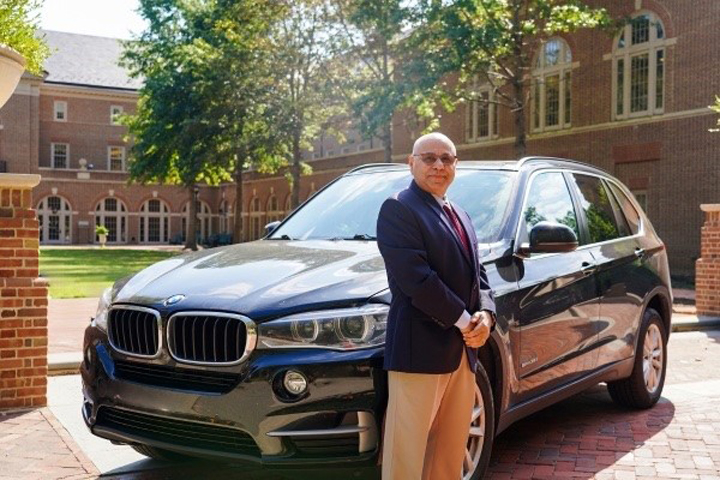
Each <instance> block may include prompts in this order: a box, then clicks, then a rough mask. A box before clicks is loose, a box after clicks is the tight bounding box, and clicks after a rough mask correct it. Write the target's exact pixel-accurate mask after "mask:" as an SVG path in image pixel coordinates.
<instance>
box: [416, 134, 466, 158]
mask: <svg viewBox="0 0 720 480" xmlns="http://www.w3.org/2000/svg"><path fill="white" fill-rule="evenodd" d="M437 149H443V150H447V151H449V152H452V154H453V155H457V151H456V150H455V144H454V143H453V141H452V140H450V139H449V138H448V137H447V136H445V135H443V134H442V133H440V132H433V133H428V134H426V135H423V136H422V137H420V138H418V139H417V140H415V143H414V144H413V152H412V153H413V155H420V154H421V153H426V152H434V151H436V150H437Z"/></svg>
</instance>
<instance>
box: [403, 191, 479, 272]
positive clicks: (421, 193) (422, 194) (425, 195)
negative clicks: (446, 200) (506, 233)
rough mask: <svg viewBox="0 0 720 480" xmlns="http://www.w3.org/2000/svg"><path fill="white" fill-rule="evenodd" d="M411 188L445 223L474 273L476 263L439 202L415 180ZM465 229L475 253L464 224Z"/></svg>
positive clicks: (472, 248) (461, 221)
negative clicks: (469, 255)
mask: <svg viewBox="0 0 720 480" xmlns="http://www.w3.org/2000/svg"><path fill="white" fill-rule="evenodd" d="M410 188H411V190H413V191H414V192H415V193H416V194H417V195H419V196H420V198H422V199H423V200H424V201H425V203H426V204H427V205H428V206H429V207H430V209H431V210H432V211H433V212H435V214H436V215H437V216H439V217H440V220H441V221H442V222H443V224H444V225H445V228H446V229H447V230H448V231H449V232H450V235H452V237H453V238H454V239H455V244H456V245H457V247H458V248H459V249H460V252H462V255H463V257H464V258H465V261H467V262H468V264H470V266H471V267H472V268H473V271H475V266H474V262H473V261H472V257H468V253H467V251H465V247H463V244H462V241H461V240H460V237H459V236H458V234H457V231H456V230H455V227H453V225H452V223H450V219H449V218H448V216H447V215H446V214H445V212H444V211H443V209H442V208H441V207H440V205H439V204H438V202H437V200H435V197H433V196H432V195H431V194H430V193H428V192H426V191H425V190H423V189H422V188H420V187H419V186H418V185H417V183H415V180H413V181H412V183H411V184H410ZM451 205H452V204H451ZM452 208H455V206H454V205H453V207H452ZM458 218H460V223H461V224H463V220H462V217H461V216H460V215H458ZM463 228H465V234H466V235H467V237H468V242H469V244H470V245H469V246H470V250H471V251H474V250H475V248H474V246H473V245H472V241H471V240H470V235H469V234H468V233H467V232H468V230H467V226H465V225H464V224H463Z"/></svg>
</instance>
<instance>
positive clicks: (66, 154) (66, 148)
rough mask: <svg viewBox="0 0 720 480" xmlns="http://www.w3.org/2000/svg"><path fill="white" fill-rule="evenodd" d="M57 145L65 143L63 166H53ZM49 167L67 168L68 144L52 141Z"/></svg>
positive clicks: (68, 158) (68, 157)
mask: <svg viewBox="0 0 720 480" xmlns="http://www.w3.org/2000/svg"><path fill="white" fill-rule="evenodd" d="M58 145H65V167H57V166H55V147H56V146H58ZM50 167H51V168H57V169H58V170H68V169H69V168H70V144H69V143H59V142H52V143H51V144H50Z"/></svg>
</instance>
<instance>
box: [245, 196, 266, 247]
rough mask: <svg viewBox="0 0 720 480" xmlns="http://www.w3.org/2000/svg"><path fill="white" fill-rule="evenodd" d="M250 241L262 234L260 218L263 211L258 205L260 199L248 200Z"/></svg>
mask: <svg viewBox="0 0 720 480" xmlns="http://www.w3.org/2000/svg"><path fill="white" fill-rule="evenodd" d="M248 210H249V212H250V232H249V233H250V238H249V239H250V240H257V239H258V238H260V235H261V232H262V227H263V225H262V217H263V211H262V208H261V205H260V198H258V197H253V198H252V200H250V208H249V209H248Z"/></svg>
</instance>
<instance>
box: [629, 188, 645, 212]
mask: <svg viewBox="0 0 720 480" xmlns="http://www.w3.org/2000/svg"><path fill="white" fill-rule="evenodd" d="M631 193H632V194H633V196H634V197H635V200H637V203H638V205H640V208H642V211H643V212H645V213H647V209H648V206H647V191H645V190H633V191H632V192H631Z"/></svg>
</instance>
